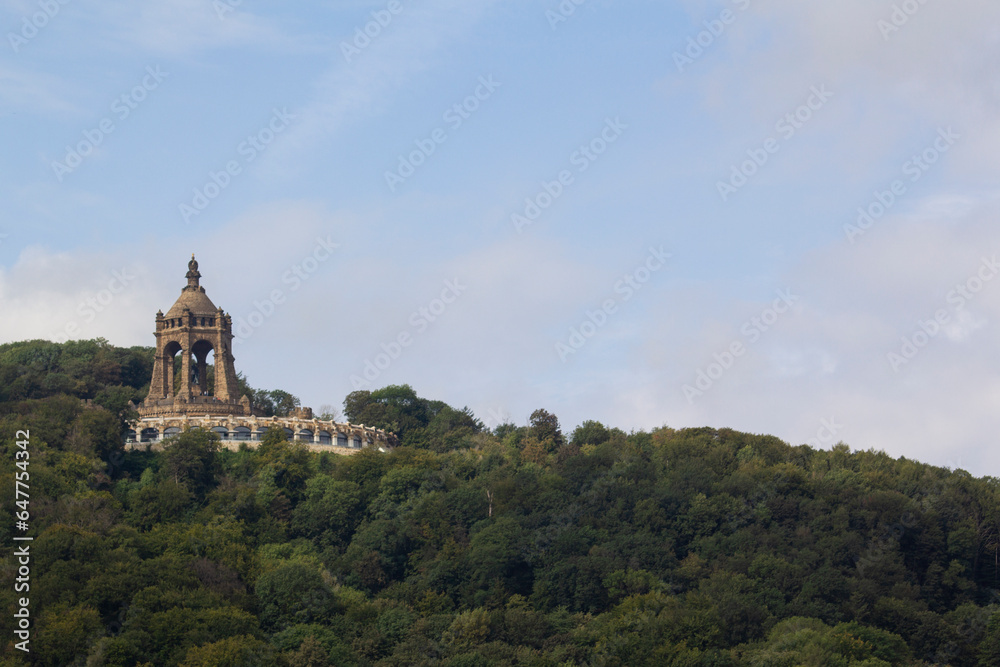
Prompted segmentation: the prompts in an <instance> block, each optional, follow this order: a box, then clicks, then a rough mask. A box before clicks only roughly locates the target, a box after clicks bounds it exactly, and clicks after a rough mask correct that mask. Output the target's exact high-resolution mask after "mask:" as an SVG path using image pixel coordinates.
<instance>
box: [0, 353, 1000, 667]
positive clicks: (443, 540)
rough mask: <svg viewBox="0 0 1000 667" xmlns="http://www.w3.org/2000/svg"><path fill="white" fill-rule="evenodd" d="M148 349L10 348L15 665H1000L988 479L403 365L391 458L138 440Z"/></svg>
mask: <svg viewBox="0 0 1000 667" xmlns="http://www.w3.org/2000/svg"><path fill="white" fill-rule="evenodd" d="M152 354H153V351H152V349H151V348H129V349H122V348H116V347H114V346H111V345H109V344H108V343H107V342H106V341H103V340H97V341H80V342H70V343H65V344H62V345H59V344H54V343H48V342H44V341H31V342H24V343H12V344H7V345H3V346H0V447H2V449H3V451H2V456H0V496H2V498H3V512H4V516H3V520H0V545H2V549H3V556H4V560H3V563H4V574H5V576H4V582H3V586H2V588H0V598H2V604H3V608H4V609H6V610H8V611H7V613H5V614H4V615H3V621H2V623H0V625H2V630H0V632H2V633H3V636H2V637H3V642H4V649H3V652H2V654H0V665H51V666H53V667H55V666H60V667H61V666H64V665H80V666H83V665H94V666H98V665H109V666H111V665H114V666H122V667H133V666H135V665H141V666H146V665H151V666H155V667H160V666H173V665H181V666H185V667H194V666H208V665H212V666H222V667H226V666H242V665H261V666H266V665H277V666H290V667H291V666H312V667H322V666H326V665H337V666H340V665H377V666H386V667H388V666H404V665H444V666H449V667H480V666H487V665H531V666H537V667H543V666H546V667H547V666H551V667H557V666H558V667H562V666H570V665H588V666H594V667H597V666H614V665H629V666H630V667H635V666H638V665H683V666H692V667H693V666H695V665H699V666H701V665H704V666H709V665H712V666H718V667H723V666H730V665H732V666H735V665H757V666H767V667H786V666H787V667H795V666H798V665H808V666H817V667H818V666H833V667H839V666H843V667H876V666H880V667H881V666H887V665H893V666H895V665H955V666H966V665H967V666H977V667H978V666H981V667H994V666H996V665H1000V604H998V602H1000V600H998V596H997V591H998V589H1000V530H998V529H1000V487H998V480H997V479H994V478H982V479H977V478H974V477H972V476H971V475H969V474H968V473H966V472H964V471H960V470H957V471H949V470H946V469H942V468H937V467H932V466H928V465H924V464H921V463H918V462H916V461H912V460H908V459H905V458H900V459H893V458H890V457H889V456H887V455H886V454H884V453H881V452H874V451H867V452H862V451H856V452H852V451H851V450H850V448H849V447H848V446H847V445H844V444H838V445H837V446H835V447H833V448H832V449H831V450H816V449H811V448H810V447H808V446H790V445H788V444H786V443H784V442H782V441H780V440H779V439H777V438H774V437H770V436H761V435H750V434H745V433H738V432H735V431H732V430H729V429H713V428H697V429H682V430H675V429H673V428H669V427H666V426H665V427H663V428H658V429H655V430H653V431H652V432H643V431H638V432H632V433H625V432H623V431H621V430H619V429H616V428H609V427H606V426H604V425H602V424H600V423H598V422H594V421H588V422H585V423H583V424H581V425H579V426H577V427H576V428H575V429H573V430H572V431H571V432H570V431H567V432H566V433H564V432H563V430H562V427H561V426H560V423H559V420H558V418H557V417H556V416H555V415H552V414H550V413H549V412H547V411H545V410H543V409H539V410H537V411H535V412H534V414H532V415H531V418H530V420H529V422H528V423H527V424H523V425H516V424H503V425H500V426H498V427H496V428H495V429H493V430H489V429H487V428H485V427H484V425H483V424H482V423H481V422H480V421H479V420H477V419H476V417H475V416H474V415H473V414H472V413H471V412H470V411H469V410H467V409H455V408H453V407H450V406H448V405H446V404H444V403H442V402H440V401H433V400H428V399H424V398H421V397H420V396H418V395H417V394H416V393H415V392H414V390H413V389H412V388H410V387H409V386H405V385H404V386H390V387H386V388H383V389H380V390H377V391H372V392H368V391H358V392H354V393H352V394H350V395H349V396H347V397H346V399H345V400H344V402H343V416H344V417H345V418H346V419H349V420H350V421H352V422H360V423H364V424H367V425H374V426H378V427H381V428H386V429H391V430H392V431H393V432H395V433H396V434H397V435H398V437H399V442H400V446H399V447H398V448H396V449H395V450H394V451H392V452H389V453H380V452H378V451H374V450H363V451H361V452H360V453H358V454H356V455H354V456H338V455H335V454H332V453H311V452H309V451H307V450H306V449H304V448H302V447H301V446H298V445H296V444H295V443H290V442H287V441H286V440H285V439H284V436H283V434H282V433H281V432H277V431H272V432H270V433H269V434H268V435H267V437H266V439H265V441H264V442H263V443H261V445H260V447H259V448H257V449H253V450H251V449H246V448H244V449H241V450H239V451H228V450H225V449H223V448H221V447H220V445H219V442H218V441H217V439H216V438H215V436H214V434H211V433H207V432H204V431H200V430H192V431H187V432H185V433H183V434H181V435H179V436H176V437H175V438H174V439H173V440H172V441H171V442H170V443H169V444H168V446H167V447H166V448H165V449H164V450H163V451H161V452H154V451H145V450H142V451H125V450H124V448H123V444H122V442H123V438H122V435H123V433H124V429H125V428H126V425H127V423H128V420H129V419H130V418H132V417H133V416H134V412H133V411H132V410H131V409H130V407H129V402H130V401H133V402H134V401H138V400H140V399H141V398H142V397H143V396H144V395H145V392H146V390H147V389H148V383H149V378H150V373H151V368H152ZM288 381H289V382H290V383H293V382H294V378H289V380H288ZM244 390H245V392H246V393H248V395H252V396H256V397H257V398H258V405H265V406H266V405H267V404H268V401H270V408H269V409H271V410H272V411H275V410H283V409H288V407H289V406H291V405H295V404H297V401H296V400H295V398H294V396H292V395H291V394H290V393H287V392H278V391H274V392H265V391H260V390H253V389H251V388H250V387H249V386H247V385H246V384H245V382H244ZM19 430H27V431H30V444H29V445H28V448H27V450H26V451H28V453H29V454H30V459H29V461H30V465H22V466H18V462H21V461H22V460H23V459H24V458H25V457H24V456H23V455H22V456H21V457H19V456H18V451H23V450H21V449H19V447H18V446H17V440H18V436H17V432H18V431H19ZM941 445H942V446H947V443H941ZM25 469H26V470H27V471H29V472H30V490H31V491H30V493H31V501H30V525H31V529H30V534H31V535H33V536H34V541H33V542H31V543H30V551H31V564H30V568H31V578H30V592H22V593H18V592H15V590H14V586H15V584H14V582H15V578H16V577H17V576H18V567H19V565H18V559H17V557H16V556H15V555H14V547H13V546H11V545H15V542H14V541H13V537H14V536H15V535H16V534H18V533H16V532H15V527H14V525H15V524H14V522H15V513H16V512H18V511H20V510H19V508H18V507H15V505H14V499H15V475H16V474H17V473H18V472H23V471H25ZM17 544H21V543H17ZM21 597H29V598H30V612H31V623H32V630H31V636H30V637H31V639H30V649H31V652H30V653H24V652H23V651H21V650H18V649H17V648H16V647H15V643H16V642H17V641H18V639H17V637H16V635H15V630H16V629H17V622H18V620H17V619H16V618H14V617H13V614H14V610H15V609H17V608H18V599H19V598H21Z"/></svg>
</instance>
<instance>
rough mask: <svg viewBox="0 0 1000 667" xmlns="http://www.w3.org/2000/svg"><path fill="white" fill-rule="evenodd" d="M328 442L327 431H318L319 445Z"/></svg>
mask: <svg viewBox="0 0 1000 667" xmlns="http://www.w3.org/2000/svg"><path fill="white" fill-rule="evenodd" d="M330 442H331V439H330V434H329V433H327V432H326V431H320V432H319V444H321V445H329V444H330Z"/></svg>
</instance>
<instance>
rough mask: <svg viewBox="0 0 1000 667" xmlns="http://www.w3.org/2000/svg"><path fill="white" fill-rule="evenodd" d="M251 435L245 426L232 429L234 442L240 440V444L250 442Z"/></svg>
mask: <svg viewBox="0 0 1000 667" xmlns="http://www.w3.org/2000/svg"><path fill="white" fill-rule="evenodd" d="M251 435H252V434H251V433H250V429H248V428H247V427H246V426H237V427H236V428H234V429H233V439H234V440H240V441H242V442H246V441H248V440H250V437H251Z"/></svg>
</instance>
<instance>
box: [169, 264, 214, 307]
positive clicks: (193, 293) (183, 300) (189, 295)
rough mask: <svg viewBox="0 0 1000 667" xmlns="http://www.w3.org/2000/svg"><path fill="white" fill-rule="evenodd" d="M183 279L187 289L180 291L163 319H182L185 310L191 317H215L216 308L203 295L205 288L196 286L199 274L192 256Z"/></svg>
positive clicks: (206, 296)
mask: <svg viewBox="0 0 1000 667" xmlns="http://www.w3.org/2000/svg"><path fill="white" fill-rule="evenodd" d="M185 277H186V278H187V281H188V284H187V287H185V288H184V289H183V290H181V295H180V297H179V298H178V299H177V301H176V302H174V305H173V306H171V307H170V310H168V311H167V314H166V315H165V316H164V317H166V318H168V319H169V318H173V317H182V316H183V315H184V309H185V308H186V309H188V310H190V311H191V313H192V314H193V315H215V314H216V311H218V308H216V307H215V304H214V303H212V300H211V299H209V298H208V295H206V294H205V288H204V287H201V286H199V285H198V280H199V279H200V278H201V273H199V272H198V262H197V261H196V260H195V258H194V255H193V254H192V255H191V261H190V262H188V272H187V275H186V276H185Z"/></svg>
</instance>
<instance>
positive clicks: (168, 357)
mask: <svg viewBox="0 0 1000 667" xmlns="http://www.w3.org/2000/svg"><path fill="white" fill-rule="evenodd" d="M183 351H184V349H183V348H182V347H181V344H180V343H178V342H177V341H176V340H172V341H170V342H168V343H167V344H166V345H164V346H163V354H162V359H161V360H160V363H161V368H163V371H164V372H163V384H164V386H163V387H161V388H160V389H161V390H162V391H161V394H162V395H163V396H173V395H174V392H175V391H176V390H177V387H176V385H175V383H174V357H176V356H177V354H178V353H180V352H183Z"/></svg>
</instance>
